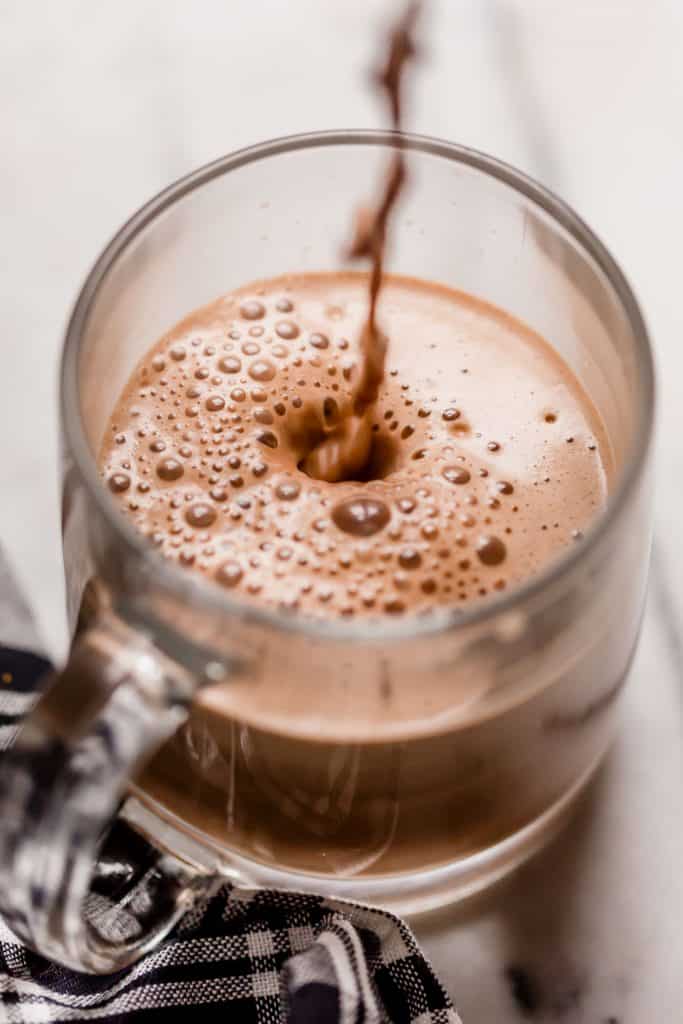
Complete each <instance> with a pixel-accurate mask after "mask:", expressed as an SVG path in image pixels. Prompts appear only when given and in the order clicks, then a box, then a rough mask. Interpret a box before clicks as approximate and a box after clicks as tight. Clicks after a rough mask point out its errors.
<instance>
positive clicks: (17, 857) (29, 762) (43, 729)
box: [0, 612, 221, 974]
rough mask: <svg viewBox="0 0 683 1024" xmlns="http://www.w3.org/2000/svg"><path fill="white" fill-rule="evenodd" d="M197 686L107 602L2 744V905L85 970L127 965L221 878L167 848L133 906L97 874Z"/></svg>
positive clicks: (46, 947)
mask: <svg viewBox="0 0 683 1024" xmlns="http://www.w3.org/2000/svg"><path fill="white" fill-rule="evenodd" d="M197 685H198V684H197V681H196V677H195V676H192V675H191V674H190V673H189V672H186V671H185V670H184V669H182V668H181V667H180V666H179V665H178V664H176V663H175V662H173V661H171V660H170V659H169V658H167V657H166V656H165V655H163V654H162V653H161V651H160V650H159V649H158V648H157V647H156V646H155V645H154V644H153V643H152V641H151V640H150V639H149V638H148V637H146V636H145V635H144V634H143V633H140V632H138V631H136V630H134V629H132V628H131V627H129V626H127V625H126V624H125V623H123V622H122V621H121V620H120V619H118V618H116V617H115V616H114V615H113V614H112V613H111V612H105V613H103V614H101V615H100V616H99V617H98V618H97V619H96V620H95V621H94V622H93V623H91V624H90V625H89V627H88V628H86V629H85V631H84V632H82V633H81V634H80V635H79V636H78V638H77V639H76V641H75V643H74V646H73V648H72V651H71V655H70V657H69V661H68V663H67V665H66V666H65V668H64V669H63V670H62V671H61V672H59V673H55V675H54V676H53V677H52V678H51V679H50V681H49V684H48V688H47V690H46V691H45V693H44V696H42V697H41V698H40V700H39V701H38V703H37V704H36V706H35V708H34V709H33V711H32V712H31V714H30V715H29V717H28V719H27V720H26V722H25V723H24V724H23V725H22V727H21V729H20V732H19V734H18V736H17V738H16V740H15V742H14V745H13V746H12V747H11V748H10V749H9V750H8V751H6V752H5V753H4V754H3V755H2V759H1V763H0V914H2V916H3V917H4V920H5V922H6V923H7V925H8V927H9V928H11V930H12V931H13V932H14V933H15V934H16V935H17V936H18V937H19V938H20V939H22V940H23V941H24V942H25V943H26V944H27V945H28V946H29V947H31V948H32V949H33V950H35V951H36V952H37V953H40V954H41V955H42V956H45V957H48V958H49V959H51V960H55V961H57V962H58V963H61V964H63V965H64V966H66V967H70V968H72V969H73V970H77V971H87V972H91V973H98V974H100V973H111V972H113V971H117V970H120V969H121V968H123V967H126V966H127V965H128V964H130V963H132V962H134V961H135V960H137V959H138V958H139V957H140V956H142V955H143V954H144V953H146V952H147V951H149V950H150V949H152V948H153V947H154V946H155V945H156V944H157V943H158V942H159V941H160V940H161V939H162V938H163V937H164V936H165V935H166V934H167V933H168V932H169V931H170V929H171V928H172V927H173V926H174V924H175V923H176V922H177V921H178V919H179V918H180V917H181V916H182V915H183V914H184V913H185V912H186V910H187V909H188V907H189V906H190V905H191V904H192V903H193V902H194V900H195V899H196V898H197V897H198V896H203V895H206V894H207V893H210V892H211V891H214V890H215V889H216V888H217V887H218V885H220V884H221V880H220V878H219V877H218V876H217V875H215V874H211V873H208V872H207V871H206V869H202V867H201V866H199V865H197V864H196V863H189V862H187V861H185V860H182V859H181V858H179V857H176V856H174V855H173V854H171V853H161V852H158V853H157V855H156V856H155V857H154V858H153V859H152V862H151V863H149V859H148V864H147V870H146V871H144V872H142V874H141V876H140V877H138V878H137V879H136V885H135V886H134V896H133V897H132V898H130V899H128V900H127V901H126V903H125V910H124V912H123V913H121V907H120V904H116V903H113V902H110V901H107V900H105V899H103V897H102V895H101V892H102V890H101V886H98V879H97V873H98V872H97V870H96V865H97V863H98V856H99V853H100V850H101V849H102V848H103V843H104V839H105V838H106V836H107V835H108V834H109V835H110V836H111V837H114V838H115V839H116V838H117V837H118V839H119V840H120V837H121V832H122V830H123V831H125V830H126V829H128V828H129V826H127V825H125V823H123V822H121V821H120V820H119V822H118V824H117V826H116V828H115V829H113V830H112V828H111V826H112V824H113V823H114V822H115V821H116V815H117V811H118V809H119V805H120V803H121V801H122V799H123V797H124V795H125V791H126V787H127V785H128V783H129V782H130V779H131V777H132V776H133V775H134V774H135V772H136V771H138V770H139V769H140V768H141V767H142V765H143V764H144V763H145V762H146V761H147V760H148V759H149V758H150V757H151V755H152V754H153V753H154V752H155V751H156V750H157V749H158V748H159V747H160V746H161V745H162V744H163V743H164V741H165V740H167V739H169V738H170V737H171V736H172V735H173V733H174V732H175V731H176V729H177V728H178V727H179V726H180V725H181V724H182V722H183V721H185V719H186V718H187V714H188V708H189V705H190V702H191V700H192V697H193V695H194V692H195V690H196V689H197ZM138 842H144V841H142V840H141V839H140V838H138ZM148 849H151V848H149V847H148ZM155 853H156V851H155ZM99 871H100V880H101V868H100V869H99ZM98 889H99V892H98ZM122 919H125V927H121V920H122Z"/></svg>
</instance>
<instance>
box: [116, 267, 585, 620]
mask: <svg viewBox="0 0 683 1024" xmlns="http://www.w3.org/2000/svg"><path fill="white" fill-rule="evenodd" d="M304 283H305V282H304ZM307 303H308V304H307ZM359 308H361V307H360V306H359ZM359 322H360V321H359ZM188 325H189V326H188ZM358 336H359V332H358V325H357V324H354V323H352V322H350V321H349V318H348V313H347V309H346V305H345V302H344V301H341V299H340V300H337V298H336V297H335V298H334V299H333V300H332V301H320V302H319V303H318V305H317V307H316V309H315V315H312V314H311V307H310V302H308V300H307V293H306V289H305V288H301V289H299V290H297V288H296V287H295V286H292V285H291V284H289V285H288V284H287V283H286V282H285V281H284V279H280V280H278V281H274V282H272V283H270V284H268V283H267V284H266V285H265V286H263V285H261V286H259V287H258V288H254V289H252V290H251V291H249V290H247V289H245V290H244V291H240V292H239V293H237V294H235V295H233V296H231V297H228V298H227V299H223V300H221V301H220V302H219V303H217V304H216V306H215V308H213V309H212V312H211V313H210V315H209V314H207V313H205V312H201V311H200V314H198V315H197V317H196V318H194V319H189V320H186V321H184V322H183V324H181V325H179V327H178V328H177V329H176V330H174V331H173V332H171V333H170V334H169V335H168V336H166V337H165V338H163V339H162V340H161V341H160V342H159V343H158V345H156V346H155V347H154V348H153V349H152V351H151V352H150V353H148V355H147V357H146V358H145V359H144V360H143V363H142V364H141V365H140V367H138V369H137V370H136V371H135V373H134V374H133V377H132V378H131V381H130V383H129V385H128V387H127V389H126V390H125V391H124V393H123V395H122V396H121V399H120V401H119V404H118V405H117V407H116V409H115V411H114V414H113V416H112V420H111V422H110V425H109V429H108V434H107V439H106V441H105V444H104V447H103V451H102V456H101V468H102V473H103V476H104V478H105V480H106V483H107V486H108V488H109V490H110V492H111V494H112V495H113V497H114V499H115V500H116V501H117V502H118V503H119V505H120V507H121V509H122V511H123V512H124V513H125V514H126V515H127V516H129V517H131V519H132V521H133V522H134V523H135V525H136V526H137V527H138V528H139V529H140V530H141V531H142V532H143V533H145V535H146V536H147V537H149V539H150V541H151V542H152V543H153V544H154V545H155V546H156V547H157V548H158V549H159V550H160V551H161V552H162V553H163V554H164V555H165V556H166V557H168V558H170V559H173V560H175V561H176V562H177V563H178V564H179V565H181V566H183V567H184V568H186V569H187V571H192V572H199V573H201V574H203V575H204V576H206V577H207V579H209V580H211V581H212V582H213V583H214V584H215V585H218V586H220V587H221V588H223V589H225V590H229V591H230V592H231V594H232V596H233V597H235V598H237V599H239V600H247V601H252V602H257V603H259V604H267V605H270V606H275V607H278V608H283V609H286V610H288V611H301V612H303V613H305V614H309V615H317V616H321V615H322V616H325V617H330V616H343V617H350V616H366V617H367V616H371V617H373V616H383V615H389V616H393V617H395V616H401V615H405V614H406V613H409V612H417V613H426V612H428V611H429V610H430V609H432V608H434V607H436V606H437V605H448V606H454V607H461V606H462V605H463V604H467V603H471V602H474V601H479V600H481V599H483V598H486V597H488V596H491V595H494V594H496V593H497V592H499V591H501V590H503V589H504V588H506V587H508V586H510V585H512V584H514V583H516V582H517V581H518V580H519V579H520V578H523V577H524V576H525V575H528V573H529V571H531V569H532V568H534V567H535V565H536V562H535V561H534V558H536V557H537V556H536V551H537V548H538V547H539V544H540V541H539V537H543V538H544V540H543V544H545V545H546V547H547V548H548V550H550V545H551V540H552V539H553V538H554V537H557V538H558V540H557V542H556V545H555V546H558V545H559V544H560V543H567V544H571V543H577V542H580V540H581V538H582V536H583V533H582V529H581V528H582V527H583V526H584V525H585V523H584V522H583V521H581V522H578V521H574V520H571V521H570V520H569V519H566V520H565V519H563V509H562V507H561V506H560V505H557V504H556V505H554V506H553V512H552V515H551V514H547V515H546V513H545V512H544V513H543V516H537V517H536V519H537V521H538V525H537V526H536V527H534V526H533V524H534V519H533V516H532V514H531V511H530V510H533V508H536V507H538V508H541V507H543V508H546V507H549V506H547V502H548V500H549V499H548V498H546V497H543V501H545V503H546V504H545V505H543V506H541V504H540V502H541V496H542V495H549V494H551V492H552V482H553V481H552V480H551V476H550V474H549V472H548V470H547V468H546V465H545V463H544V462H543V456H542V454H541V455H540V456H535V458H537V459H539V460H540V461H539V462H538V468H537V469H536V470H534V474H533V477H534V478H533V480H526V479H524V480H522V479H521V478H520V477H519V474H518V471H517V469H516V468H515V467H518V465H519V455H518V451H517V447H516V441H515V439H514V437H512V436H511V435H510V436H508V434H507V433H506V432H505V431H504V430H501V429H500V422H498V421H497V424H494V426H493V427H491V429H490V432H489V430H486V429H485V428H486V426H487V425H489V426H490V423H488V420H487V409H486V408H482V407H481V403H479V404H477V402H475V401H473V400H472V398H471V395H472V393H473V392H472V388H473V387H474V386H475V385H474V383H473V384H471V383H470V380H471V379H474V378H475V373H474V369H475V367H474V365H472V366H471V367H468V369H471V370H472V372H471V373H470V374H468V375H467V376H466V377H465V378H464V383H463V378H461V377H460V374H459V373H458V374H457V378H456V377H455V375H454V376H453V383H456V384H457V395H456V394H454V393H453V392H452V391H450V390H446V388H447V387H448V385H447V384H446V383H445V382H444V384H443V385H442V384H438V386H437V383H438V382H437V383H435V379H436V377H437V376H438V374H439V373H440V372H441V370H440V368H439V367H440V366H441V363H439V362H438V360H437V359H436V356H435V362H434V370H433V374H432V377H429V375H427V374H425V375H424V376H422V375H421V367H420V363H419V362H418V364H417V366H416V368H415V370H414V371H413V372H412V373H410V374H408V373H407V372H406V370H405V363H404V364H402V366H401V368H396V367H393V366H391V365H390V366H389V368H388V371H389V372H388V373H387V376H386V379H385V381H384V383H383V385H382V388H381V391H380V395H379V399H378V402H377V405H376V408H374V410H373V418H372V424H371V430H372V435H371V436H372V444H371V448H370V454H369V457H368V461H367V464H366V465H365V466H363V467H362V468H361V469H360V470H359V471H358V472H357V479H348V480H342V481H340V482H336V483H326V482H325V481H323V480H317V479H312V478H311V477H309V476H307V475H306V473H305V472H304V471H303V470H302V468H301V467H302V466H303V465H304V463H305V456H306V454H307V453H308V451H310V450H311V446H312V445H313V444H317V443H318V442H319V441H320V440H321V438H324V437H326V436H328V435H329V433H330V432H331V431H333V430H334V429H336V428H338V426H339V424H340V423H343V422H344V417H345V415H347V414H348V410H349V407H350V406H349V403H350V400H351V396H352V394H353V391H352V389H353V386H354V382H355V380H356V379H357V375H358V366H359V351H358V342H357V339H358ZM349 339H355V340H351V341H350V340H349ZM395 340H396V339H395V338H392V344H393V343H394V341H395ZM410 343H411V344H415V342H414V338H412V336H411V339H410ZM434 347H435V346H434ZM437 354H438V353H437ZM442 362H443V361H442ZM475 383H476V381H475ZM553 401H554V400H553ZM529 417H530V419H533V421H534V423H535V425H536V429H538V430H541V431H545V437H544V439H543V440H542V442H541V443H542V444H548V443H549V442H548V440H547V438H548V437H551V438H554V437H555V432H556V428H557V431H559V433H558V434H557V444H558V445H560V446H561V447H562V449H563V453H567V454H565V456H564V457H565V458H568V457H570V456H571V458H573V459H575V460H576V459H581V458H583V459H592V460H594V461H595V460H596V459H597V458H598V457H599V452H596V449H597V444H596V441H595V437H594V434H593V433H591V432H586V433H584V434H581V432H580V430H577V429H576V421H575V420H574V421H570V418H569V417H567V416H566V415H565V410H564V408H562V409H561V410H560V409H559V407H558V408H555V405H554V404H553V405H551V404H550V402H548V403H547V404H545V405H544V404H542V402H541V400H540V399H539V402H538V403H537V404H536V405H535V406H534V407H533V410H531V409H530V412H529ZM492 435H493V436H492ZM575 442H577V443H575ZM578 442H581V443H580V444H579V443H578ZM548 485H550V487H548ZM544 487H545V488H546V490H545V492H544V491H543V488H544ZM552 493H554V492H552ZM532 500H533V502H536V505H532V504H531V502H532ZM545 538H550V539H548V540H546V539H545ZM544 550H545V549H544Z"/></svg>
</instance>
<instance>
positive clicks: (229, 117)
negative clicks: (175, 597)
mask: <svg viewBox="0 0 683 1024" xmlns="http://www.w3.org/2000/svg"><path fill="white" fill-rule="evenodd" d="M387 6H391V2H390V0H386V2H384V0H292V3H290V4H286V5H285V4H284V3H282V0H260V2H259V3H256V4H248V3H246V2H243V0H233V2H232V3H231V4H226V2H225V0H201V2H200V3H198V4H175V3H168V2H166V3H164V2H162V0H135V2H134V0H121V2H120V3H118V4H115V5H114V4H87V3H84V2H82V0H61V3H59V4H41V3H40V2H39V0H26V2H23V3H20V2H19V0H10V2H9V3H8V4H4V5H2V11H1V12H0V125H2V137H3V146H2V150H3V155H2V159H1V160H0V182H1V185H2V188H1V190H0V224H1V225H2V242H3V253H4V259H3V264H2V273H1V274H0V310H1V311H2V322H3V331H2V335H1V336H0V356H1V358H2V364H1V365H2V368H3V380H4V381H5V382H6V386H5V388H4V389H3V400H2V403H1V405H0V458H1V460H2V467H3V480H4V487H3V499H2V501H1V502H0V540H1V541H2V543H3V545H4V547H5V548H6V550H7V552H8V554H9V556H10V558H11V561H12V563H13V566H14V569H15V571H16V573H17V575H18V577H19V578H20V580H21V581H22V582H23V583H24V585H25V587H26V589H27V590H28V591H30V593H31V594H32V595H33V596H34V600H35V610H36V614H37V616H38V620H39V623H40V626H41V628H42V630H43V634H44V636H45V638H46V641H47V644H48V646H49V648H50V650H51V652H52V653H53V654H54V655H55V656H56V657H60V656H61V655H62V654H63V653H64V650H65V643H66V639H65V626H64V610H63V583H62V576H61V559H60V541H59V531H58V483H57V469H56V465H57V454H56V453H57V435H56V427H55V423H56V398H55V369H56V360H57V355H58V351H59V345H60V336H61V330H62V327H63V324H64V321H65V318H66V316H67V313H68V309H69V305H70V303H71V301H72V300H73V298H74V296H75V293H76V290H77V288H78V286H79V283H80V281H81V280H82V278H83V276H84V274H85V272H86V270H87V269H88V266H89V264H90V263H91V262H92V260H93V259H94V257H95V255H96V254H97V252H98V251H99V250H100V248H101V246H102V244H103V242H104V241H105V240H106V239H107V238H108V237H109V236H110V235H111V234H112V233H113V231H114V230H115V229H116V227H117V226H118V225H119V224H120V223H121V222H122V221H123V220H124V219H125V217H126V216H127V215H128V214H129V213H130V212H131V210H133V209H134V208H135V207H137V206H138V205H139V204H140V203H141V202H142V201H144V200H145V199H146V198H148V197H149V196H150V195H151V194H153V193H154V192H156V191H157V190H159V189H160V188H161V187H163V186H164V185H166V184H167V183H168V182H170V181H171V180H172V179H174V178H176V177H178V176H179V175H181V174H183V173H185V172H186V171H189V170H190V169H191V168H193V167H195V166H197V165H199V164H201V163H204V162H205V161H207V160H210V159H212V158H213V157H215V156H217V155H219V154H221V153H223V152H226V151H229V150H231V149H236V148H238V147H239V146H242V145H245V144H247V143H250V142H256V141H258V140H260V139H264V138H268V137H272V136H276V135H283V134H287V133H290V132H296V131H303V130H308V129H314V128H321V127H326V128H328V127H349V126H354V127H369V126H374V125H376V124H378V123H379V114H378V111H377V110H376V108H375V105H374V103H373V100H372V97H371V95H370V94H369V92H368V90H367V88H366V87H365V86H364V83H363V80H362V76H361V75H360V74H358V73H357V72H356V69H359V68H361V67H364V66H366V65H367V63H368V60H369V53H370V49H371V45H372V38H373V36H372V28H373V27H374V26H375V25H377V24H378V22H379V20H380V18H381V15H382V12H383V11H384V10H385V9H386V8H387ZM429 20H430V27H429V39H430V43H429V60H428V61H426V62H425V66H424V69H423V73H422V74H421V76H420V80H419V83H418V89H417V96H416V102H415V104H414V108H413V111H412V115H411V126H412V127H413V128H415V129H416V130H418V131H421V132H424V133H427V134H432V135H438V136H443V137H446V138H452V139H456V140H458V141H460V142H464V143H466V144H469V145H472V146H475V147H477V148H481V149H484V150H488V151H490V152H493V153H495V154H497V155H499V156H501V157H502V158H503V159H506V160H508V161H510V162H512V163H514V164H517V165H518V166H520V167H522V168H523V169H524V170H527V171H528V172H530V173H531V174H533V175H534V176H535V177H537V178H539V179H540V180H542V181H543V182H544V183H546V184H548V185H550V186H551V187H552V188H554V189H555V190H557V191H559V192H560V193H561V194H562V195H563V196H564V197H566V198H567V199H568V200H569V201H570V202H571V203H572V204H573V205H574V206H575V207H576V208H577V209H578V210H579V211H580V212H581V213H582V215H583V216H584V217H585V219H586V220H588V222H589V223H591V224H592V225H593V226H594V227H595V228H596V229H597V231H598V233H599V234H601V235H602V237H603V239H604V240H605V241H606V242H607V244H608V245H609V246H610V247H611V248H612V250H613V251H614V252H615V253H616V254H617V255H618V257H619V258H620V261H621V262H622V265H623V266H624V268H625V269H626V271H627V273H628V274H629V276H630V277H631V279H632V281H633V283H634V285H635V288H636V291H637V293H638V294H639V296H640V298H641V301H642V303H643V306H644V309H645V313H646V316H647V318H648V320H649V324H650V327H651V331H652V334H653V337H654V340H655V344H656V347H657V352H658V362H659V368H660V415H659V420H660V431H659V439H658V497H657V517H656V519H657V521H656V535H655V547H654V555H653V565H652V574H651V583H650V594H649V602H648V608H647V614H646V619H645V626H644V631H643V637H642V642H641V645H640V650H639V654H638V657H637V660H636V663H635V667H634V671H633V677H632V683H631V685H630V687H629V689H628V694H627V697H626V700H625V702H624V708H623V722H622V728H621V732H620V735H619V739H618V741H617V743H616V745H615V747H614V749H613V751H612V753H611V754H610V756H609V758H608V760H607V763H606V765H605V767H604V769H603V770H602V772H601V774H600V776H599V778H598V780H597V782H596V784H595V785H594V786H593V788H592V789H591V791H590V793H589V795H588V797H587V799H586V800H585V801H584V804H583V806H582V809H581V811H580V813H579V815H578V817H577V819H576V821H575V822H574V824H573V825H572V827H571V828H570V829H569V830H568V831H567V832H565V833H564V834H563V835H562V836H561V837H560V838H559V839H558V840H557V841H556V842H555V843H554V845H553V846H551V847H550V848H548V849H547V850H546V851H545V853H543V854H542V855H540V856H539V857H538V858H537V859H536V860H534V861H533V862H531V863H530V864H528V865H527V866H526V867H524V868H523V869H522V870H520V871H519V872H517V873H516V874H515V875H514V876H513V877H511V878H509V879H508V880H507V881H506V882H504V883H501V884H500V885H498V886H497V887H496V888H495V889H494V890H492V891H491V892H489V893H487V894H485V895H483V896H480V897H478V898H476V899H473V900H472V901H470V902H469V903H467V904H465V905H463V906H461V907H459V908H451V909H447V910H444V911H439V912H435V913H432V914H428V915H423V916H421V917H417V918H415V919H414V921H413V924H414V927H415V929H416V931H417V934H418V936H419V938H420V940H421V941H422V943H423V944H424V947H425V948H426V950H427V951H428V953H429V954H430V956H431V957H432V959H433V961H434V963H435V965H436V967H437V968H438V970H439V972H440V974H441V976H442V978H443V980H444V982H445V984H446V985H447V987H448V988H449V990H450V991H451V993H452V995H453V997H454V999H455V1001H456V1003H457V1006H458V1008H459V1010H460V1013H461V1015H462V1017H463V1021H464V1024H499V1022H502V1021H505V1022H515V1021H524V1020H528V1019H533V1020H535V1021H536V1020H537V1021H541V1022H542V1021H554V1020H562V1021H566V1022H568V1024H608V1022H609V1024H613V1022H617V1021H618V1022H619V1024H632V1022H633V1024H636V1022H642V1021H649V1020H658V1021H666V1022H669V1021H672V1022H673V1021H676V1020H680V1018H681V1009H680V1007H681V996H682V995H683V977H682V974H681V962H682V960H683V937H682V936H681V924H680V921H681V918H682V917H683V872H681V870H680V866H681V864H683V826H682V825H681V809H682V806H683V801H682V799H681V781H682V780H683V742H682V741H683V685H682V684H683V679H682V672H683V658H682V654H683V633H682V632H681V612H682V610H683V585H682V584H681V583H680V581H681V580H682V579H683V520H682V517H681V511H680V510H681V493H680V492H681V484H682V482H683V444H681V437H682V436H683V401H681V391H682V386H681V375H682V373H683V356H682V355H681V344H682V341H683V306H682V305H681V304H680V303H679V301H678V293H679V291H680V280H679V277H680V262H681V261H680V252H679V245H678V241H679V239H678V235H679V233H683V189H681V188H680V178H681V170H682V166H683V132H681V124H682V123H683V118H682V116H681V115H682V114H683V73H682V72H681V62H680V54H681V52H683V50H682V47H683V5H681V4H680V3H677V0H648V2H647V3H645V2H644V0H574V2H573V3H572V4H560V3H558V2H554V0H478V2H477V3H472V2H470V0H432V3H431V8H430V18H429Z"/></svg>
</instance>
